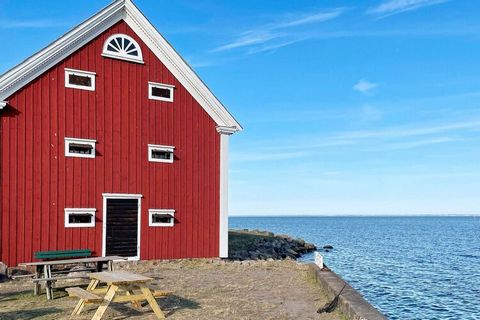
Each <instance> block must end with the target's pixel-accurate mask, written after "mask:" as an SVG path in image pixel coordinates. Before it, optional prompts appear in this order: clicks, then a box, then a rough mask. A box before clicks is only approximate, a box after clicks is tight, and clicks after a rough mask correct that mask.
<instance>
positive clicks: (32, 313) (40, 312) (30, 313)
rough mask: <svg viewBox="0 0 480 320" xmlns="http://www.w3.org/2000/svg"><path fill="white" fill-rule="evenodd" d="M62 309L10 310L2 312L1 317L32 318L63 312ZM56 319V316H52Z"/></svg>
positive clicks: (23, 319)
mask: <svg viewBox="0 0 480 320" xmlns="http://www.w3.org/2000/svg"><path fill="white" fill-rule="evenodd" d="M62 312H63V310H62V309H57V308H42V309H35V310H19V311H10V312H1V311H0V319H2V320H14V319H15V320H30V319H35V318H38V317H43V316H46V315H52V314H58V313H62ZM52 319H54V317H52Z"/></svg>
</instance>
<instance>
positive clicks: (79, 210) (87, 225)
mask: <svg viewBox="0 0 480 320" xmlns="http://www.w3.org/2000/svg"><path fill="white" fill-rule="evenodd" d="M96 211H97V209H95V208H65V228H91V227H95V213H96ZM71 214H76V215H89V216H91V222H89V223H70V219H69V217H70V215H71Z"/></svg>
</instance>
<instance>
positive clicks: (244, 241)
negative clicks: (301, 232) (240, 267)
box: [228, 229, 317, 261]
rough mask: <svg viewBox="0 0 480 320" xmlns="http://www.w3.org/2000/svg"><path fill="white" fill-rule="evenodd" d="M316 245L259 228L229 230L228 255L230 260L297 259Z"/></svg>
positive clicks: (312, 249)
mask: <svg viewBox="0 0 480 320" xmlns="http://www.w3.org/2000/svg"><path fill="white" fill-rule="evenodd" d="M316 249H317V247H316V246H315V245H314V244H312V243H307V242H305V241H304V240H302V239H295V238H292V237H290V236H288V235H283V234H278V235H276V234H274V233H272V232H268V231H260V230H248V229H243V230H230V231H229V248H228V256H229V259H231V260H240V261H243V260H270V259H273V260H284V259H287V258H290V259H297V258H299V257H301V256H302V255H303V254H305V253H308V252H312V251H315V250H316Z"/></svg>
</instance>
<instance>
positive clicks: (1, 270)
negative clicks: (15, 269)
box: [0, 262, 8, 281]
mask: <svg viewBox="0 0 480 320" xmlns="http://www.w3.org/2000/svg"><path fill="white" fill-rule="evenodd" d="M7 277H8V267H7V265H6V264H5V263H3V262H0V281H3V280H5V279H7Z"/></svg>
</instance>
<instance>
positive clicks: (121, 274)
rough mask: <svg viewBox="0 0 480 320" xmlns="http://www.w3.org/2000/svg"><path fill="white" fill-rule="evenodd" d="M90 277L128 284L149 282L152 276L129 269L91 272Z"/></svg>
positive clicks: (107, 281)
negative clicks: (129, 270) (128, 270)
mask: <svg viewBox="0 0 480 320" xmlns="http://www.w3.org/2000/svg"><path fill="white" fill-rule="evenodd" d="M88 276H89V277H90V279H95V280H100V281H101V282H106V283H112V284H126V283H135V282H139V283H141V282H149V281H152V280H153V279H152V278H149V277H145V276H142V275H140V274H136V273H132V272H127V271H109V272H94V273H89V274H88Z"/></svg>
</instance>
